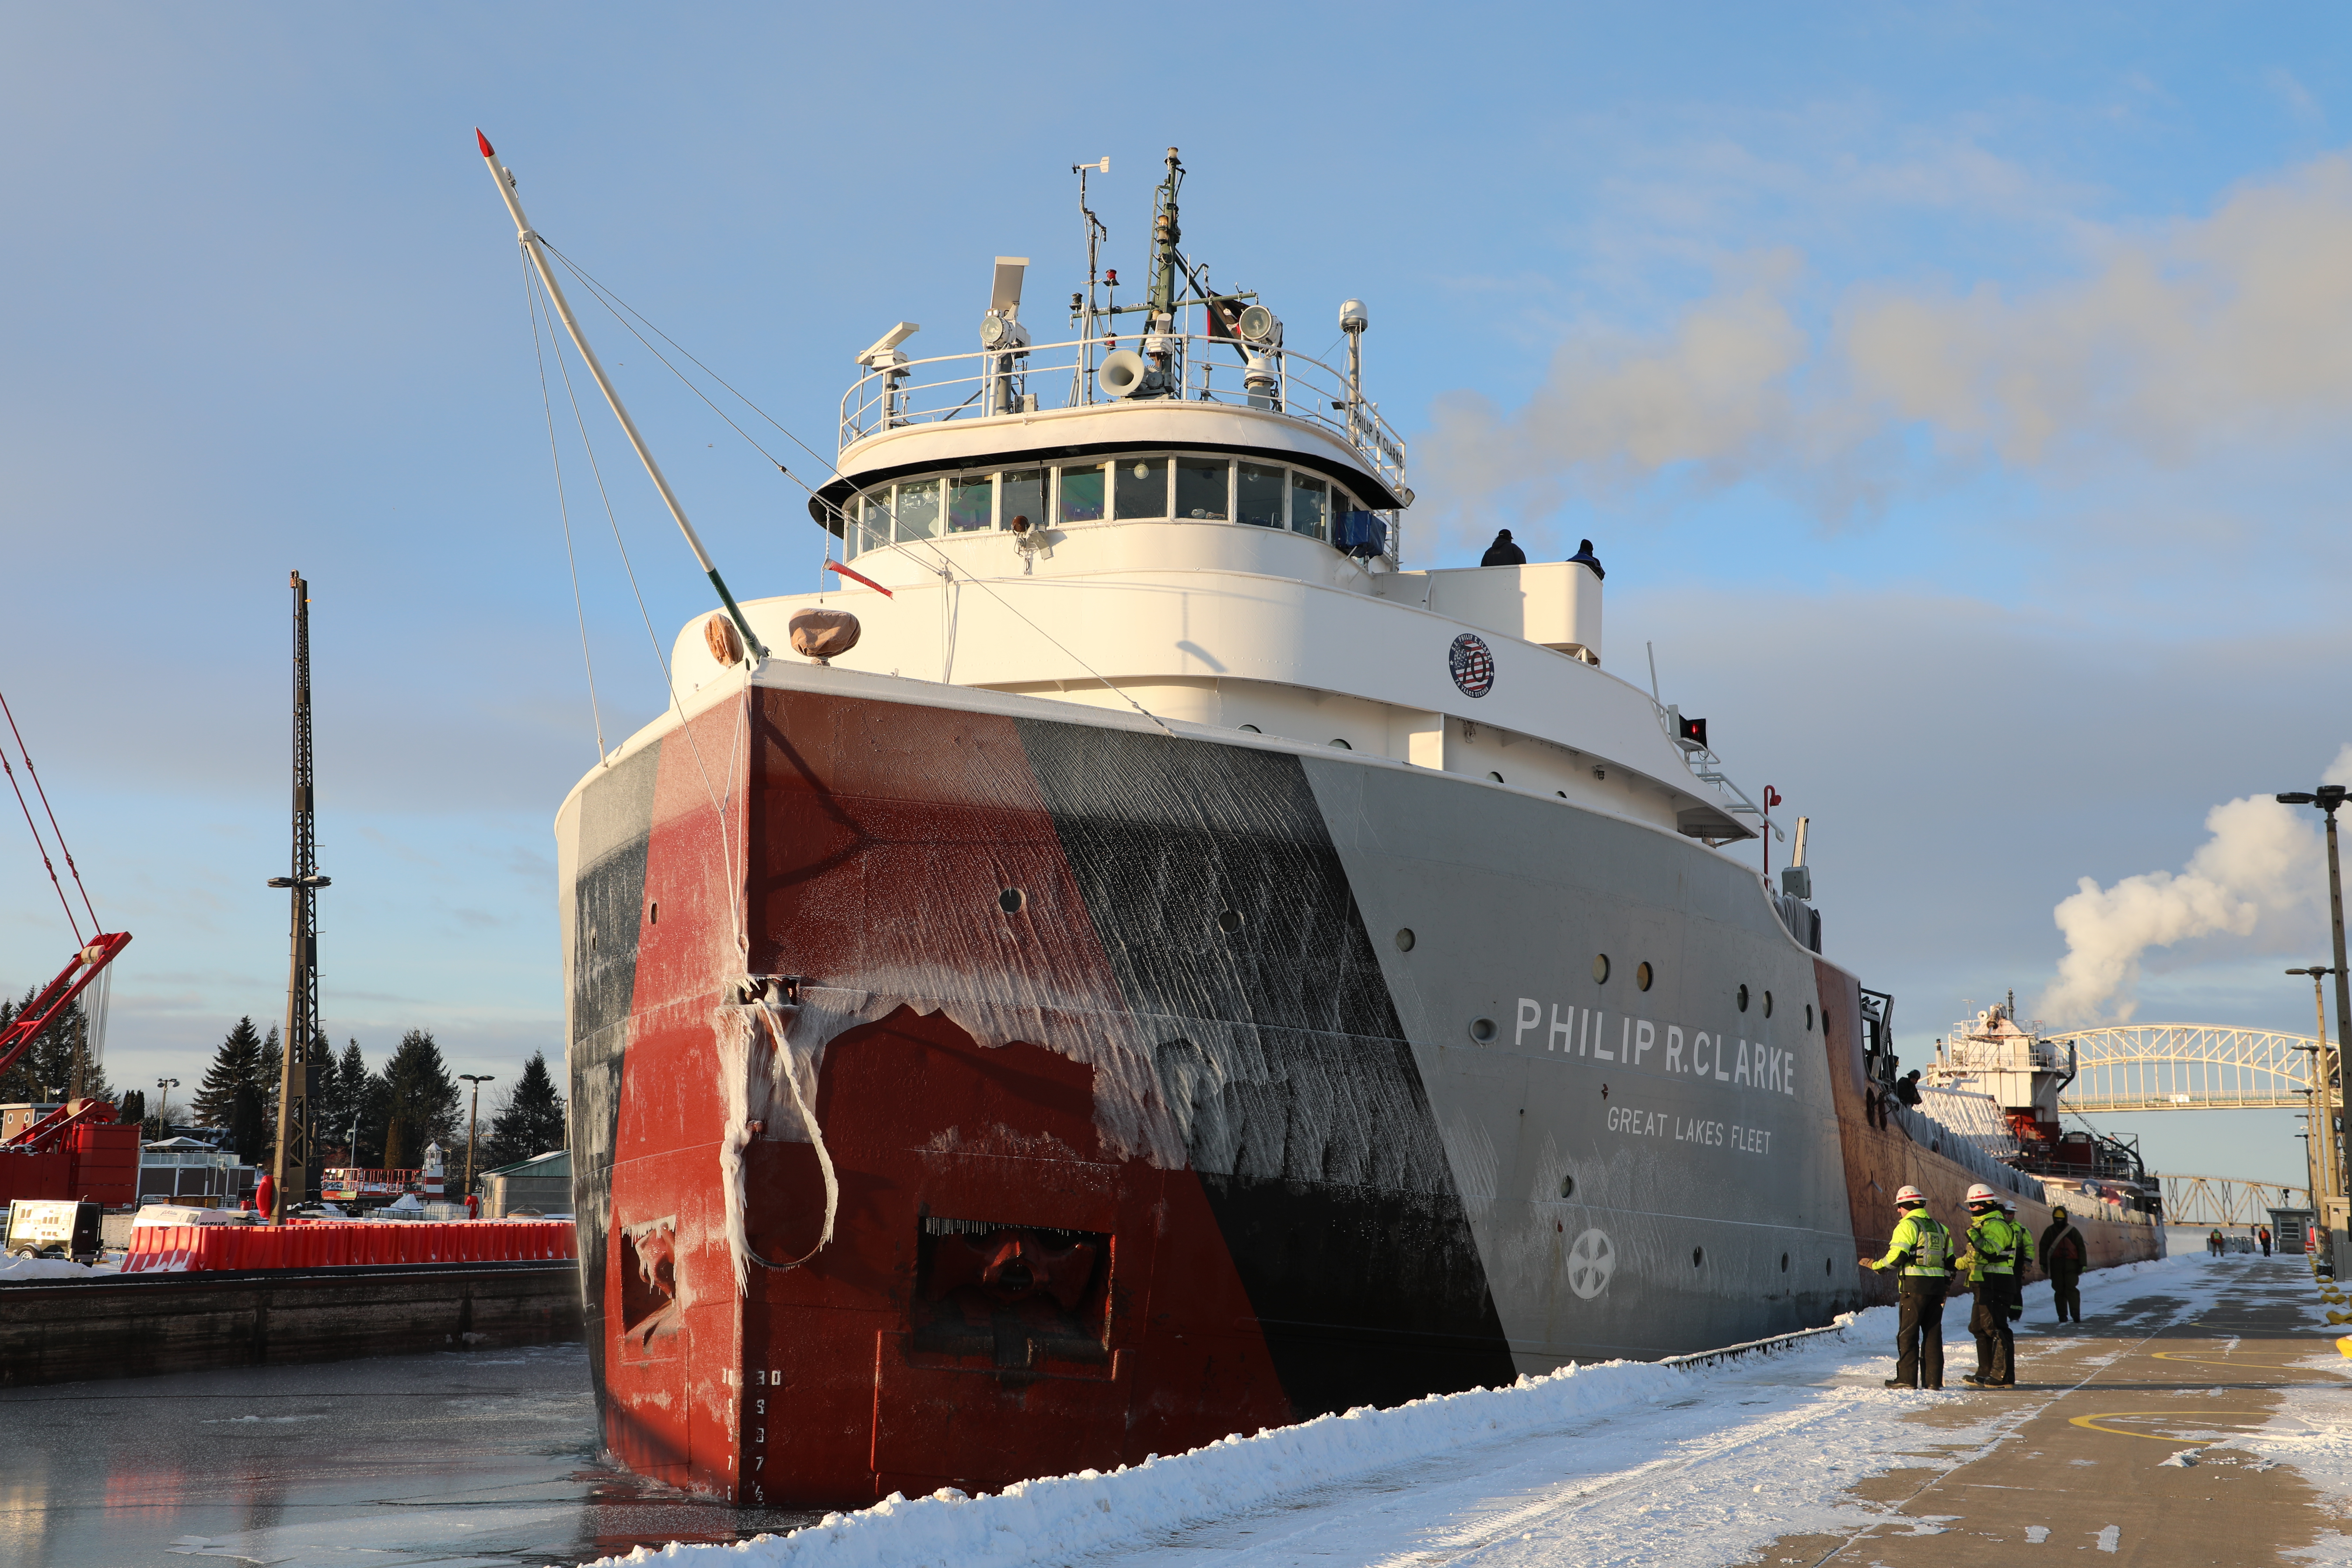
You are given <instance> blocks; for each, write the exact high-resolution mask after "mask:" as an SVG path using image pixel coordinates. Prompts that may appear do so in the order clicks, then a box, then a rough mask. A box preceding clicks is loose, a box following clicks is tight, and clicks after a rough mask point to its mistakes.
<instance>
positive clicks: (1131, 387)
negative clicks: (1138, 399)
mask: <svg viewBox="0 0 2352 1568" xmlns="http://www.w3.org/2000/svg"><path fill="white" fill-rule="evenodd" d="M1144 368H1145V367H1144V363H1143V356H1142V355H1141V354H1139V353H1136V352H1135V351H1134V350H1133V349H1113V350H1112V351H1111V352H1110V353H1108V354H1105V355H1104V356H1103V362H1102V368H1101V369H1099V370H1097V371H1096V372H1095V384H1097V385H1098V386H1100V387H1101V388H1102V389H1103V391H1104V392H1106V393H1108V394H1109V395H1111V396H1113V397H1132V396H1134V395H1135V389H1136V388H1137V387H1139V386H1141V385H1142V384H1143V372H1144Z"/></svg>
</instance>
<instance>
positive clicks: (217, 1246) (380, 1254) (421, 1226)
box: [122, 1219, 579, 1274]
mask: <svg viewBox="0 0 2352 1568" xmlns="http://www.w3.org/2000/svg"><path fill="white" fill-rule="evenodd" d="M578 1256H579V1237H578V1234H577V1233H576V1232H575V1231H574V1230H573V1229H572V1226H571V1225H570V1224H569V1223H568V1222H565V1221H562V1220H503V1219H493V1220H457V1221H452V1222H450V1223H447V1224H436V1223H433V1222H431V1221H412V1220H377V1221H365V1220H362V1221H353V1222H348V1223H346V1222H339V1221H335V1220H297V1221H295V1222H294V1223H293V1224H291V1225H282V1226H280V1225H171V1226H165V1225H151V1226H140V1227H138V1228H137V1229H135V1230H133V1231H132V1232H131V1247H130V1250H129V1251H128V1252H127V1253H126V1254H125V1255H124V1257H123V1259H122V1271H123V1272H124V1273H125V1274H181V1273H186V1274H195V1273H205V1272H210V1271H215V1270H225V1269H239V1268H351V1267H354V1266H358V1265H362V1264H385V1263H528V1262H541V1261H553V1260H557V1259H561V1258H576V1257H578Z"/></svg>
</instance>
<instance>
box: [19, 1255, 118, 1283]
mask: <svg viewBox="0 0 2352 1568" xmlns="http://www.w3.org/2000/svg"><path fill="white" fill-rule="evenodd" d="M97 1272H98V1270H97V1269H95V1268H85V1267H83V1266H82V1265H81V1264H79V1263H68V1262H67V1261H66V1260H65V1259H64V1258H0V1285H5V1284H13V1283H16V1282H19V1281H22V1280H26V1279H87V1278H88V1277H89V1276H90V1275H92V1274H95V1273H97Z"/></svg>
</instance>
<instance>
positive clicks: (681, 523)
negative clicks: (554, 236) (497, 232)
mask: <svg viewBox="0 0 2352 1568" xmlns="http://www.w3.org/2000/svg"><path fill="white" fill-rule="evenodd" d="M474 140H475V141H477V142H480V143H481V147H482V162H483V163H487V164H488V165H489V168H490V179H491V181H492V183H493V184H496V185H497V186H498V187H499V198H500V199H501V200H503V201H504V202H505V203H506V204H507V212H508V214H509V216H512V217H513V218H514V225H515V237H516V238H517V239H518V240H520V242H521V244H522V253H523V255H525V256H526V257H528V258H530V265H531V269H532V270H533V271H535V272H537V273H538V274H539V281H540V286H541V287H542V288H544V289H546V290H547V298H548V302H549V303H551V304H552V305H553V306H554V307H555V313H556V315H557V316H559V317H561V318H562V321H563V330H564V331H566V332H568V333H570V334H571V337H572V347H574V348H576V349H578V350H579V351H580V358H581V359H582V361H583V363H586V364H587V366H588V374H590V375H593V376H594V377H595V378H596V385H597V387H598V389H599V390H601V391H602V392H603V393H604V401H605V402H606V403H608V404H610V405H612V408H613V417H614V418H615V419H617V420H619V421H620V422H621V433H622V434H623V435H625V436H626V437H628V438H629V445H630V446H631V447H635V449H636V454H637V461H639V462H640V463H643V464H644V465H645V466H646V475H647V476H648V477H649V478H651V479H652V480H653V481H654V489H657V490H659V491H660V492H661V499H662V504H663V505H664V506H667V507H668V508H669V515H670V516H671V517H672V518H673V519H675V520H676V521H677V528H678V531H679V532H680V533H683V534H685V535H686V542H687V547H688V549H690V550H692V551H693V552H694V559H695V561H696V562H697V563H698V564H700V566H701V567H702V570H703V574H705V575H706V576H708V577H709V579H710V585H711V586H712V587H714V588H716V589H718V590H719V603H720V604H722V605H726V606H727V615H728V618H729V619H730V620H732V621H733V622H734V623H735V629H736V630H738V631H740V632H741V633H742V634H743V646H744V647H748V648H750V649H751V656H752V657H753V658H767V657H768V647H767V645H766V644H765V643H763V642H761V640H760V639H759V638H758V637H755V636H753V635H752V632H751V622H750V621H748V620H745V619H744V618H743V611H742V608H741V607H740V605H737V604H736V603H735V595H732V594H730V593H729V592H728V591H727V583H726V580H725V579H724V578H722V577H720V576H719V568H718V566H717V565H715V564H713V563H712V562H711V559H710V552H709V551H707V550H705V549H703V548H702V536H701V535H700V534H698V533H697V532H695V531H694V524H692V523H690V522H688V521H686V508H685V507H683V506H681V505H679V504H678V499H677V492H676V491H674V490H672V489H670V488H669V480H668V479H667V478H666V477H665V476H664V475H663V473H662V470H661V465H660V464H659V463H656V461H654V454H653V448H652V447H648V446H646V438H645V437H643V436H640V435H638V434H637V422H636V421H635V420H634V419H632V418H630V417H629V411H628V409H627V408H626V407H625V405H623V404H622V402H621V395H620V394H619V393H617V392H615V391H614V390H613V378H612V377H610V376H608V375H606V374H604V362H603V361H602V360H600V359H598V358H597V357H596V351H595V350H594V349H592V348H590V347H589V346H588V336H587V334H586V333H584V332H583V331H581V330H580V322H579V321H578V319H577V318H576V317H574V316H573V315H572V301H570V300H567V299H565V298H564V297H563V285H562V284H561V283H559V282H557V281H556V280H555V268H552V267H550V266H549V265H548V262H547V247H546V246H545V244H544V243H543V242H542V241H541V239H540V237H539V231H538V230H537V229H535V228H533V227H531V226H530V219H529V218H527V217H525V216H522V201H521V198H520V197H519V196H517V195H515V177H514V171H513V170H511V169H509V168H508V167H507V166H506V165H505V164H504V163H499V155H498V153H495V152H493V151H491V148H490V139H489V138H488V137H487V136H485V135H483V134H482V133H481V132H480V131H478V130H477V131H476V132H474Z"/></svg>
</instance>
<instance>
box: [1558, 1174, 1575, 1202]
mask: <svg viewBox="0 0 2352 1568" xmlns="http://www.w3.org/2000/svg"><path fill="white" fill-rule="evenodd" d="M1575 1194H1576V1178H1575V1177H1574V1176H1562V1177H1561V1178H1560V1179H1559V1195H1560V1196H1561V1197H1564V1198H1565V1197H1573V1196H1574V1195H1575Z"/></svg>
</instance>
